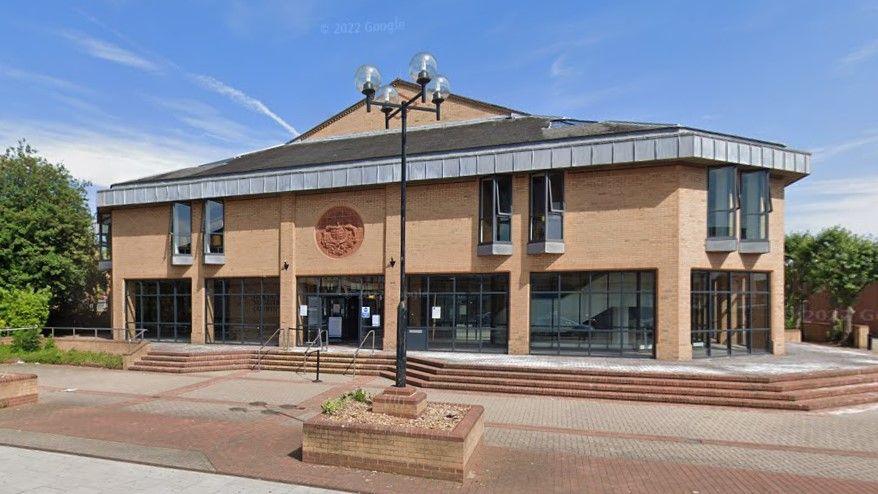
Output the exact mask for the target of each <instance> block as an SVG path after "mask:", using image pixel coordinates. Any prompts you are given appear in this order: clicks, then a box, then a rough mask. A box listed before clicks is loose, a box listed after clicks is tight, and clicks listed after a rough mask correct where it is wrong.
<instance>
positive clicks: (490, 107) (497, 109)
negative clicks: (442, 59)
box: [289, 79, 529, 142]
mask: <svg viewBox="0 0 878 494" xmlns="http://www.w3.org/2000/svg"><path fill="white" fill-rule="evenodd" d="M390 84H391V85H392V86H394V87H396V88H404V89H407V90H409V91H412V92H417V91H419V90H420V89H421V87H420V86H418V85H417V84H415V83H413V82H409V81H406V80H404V79H394V80H393V82H391V83H390ZM448 101H449V102H451V103H462V104H465V105H470V106H474V107H477V108H481V109H483V110H486V111H489V112H494V113H497V114H498V115H509V116H511V115H519V116H525V115H529V114H528V113H525V112H523V111H520V110H514V109H512V108H507V107H505V106H500V105H495V104H493V103H488V102H485V101H481V100H477V99H473V98H467V97H466V96H460V95H458V94H453V93H452V94H451V96H450V97H449V98H448ZM365 104H366V102H365V100H364V99H362V98H361V99H360V100H358V101H357V102H356V103H354V104H352V105H351V106H349V107H347V108H345V109H344V110H342V111H340V112H338V113H336V114H335V115H333V116H331V117H329V118H327V119H326V120H324V121H323V122H320V123H319V124H317V125H315V126H314V127H312V128H310V129H308V130H306V131H305V132H303V133H301V134H299V135H298V136H296V137H295V138H293V139H292V140H290V141H289V142H297V141H305V140H308V139H309V138H310V137H311V136H313V135H314V134H316V133H317V132H319V131H320V130H322V129H324V128H326V127H328V126H329V125H332V124H333V123H335V122H337V121H338V120H339V119H341V118H342V117H344V116H345V115H349V114H350V113H352V112H353V111H355V110H357V109H358V108H361V107H363V106H364V105H365Z"/></svg>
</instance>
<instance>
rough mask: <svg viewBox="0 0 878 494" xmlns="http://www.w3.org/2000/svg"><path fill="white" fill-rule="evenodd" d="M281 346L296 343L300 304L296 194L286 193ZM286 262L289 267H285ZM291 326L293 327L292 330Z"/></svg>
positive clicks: (282, 226) (281, 257) (282, 213)
mask: <svg viewBox="0 0 878 494" xmlns="http://www.w3.org/2000/svg"><path fill="white" fill-rule="evenodd" d="M280 208H281V210H280V238H279V245H280V255H279V256H278V259H279V260H280V266H278V269H279V270H280V327H281V328H283V329H281V333H280V341H279V343H280V346H282V347H283V346H286V345H287V344H288V345H289V346H291V347H292V346H294V345H295V340H293V339H292V338H295V336H296V332H295V328H296V327H297V326H298V310H299V304H298V303H297V301H296V262H295V247H296V246H295V244H296V196H295V195H293V194H284V195H283V196H281V199H280ZM284 262H286V263H287V264H288V266H289V267H288V268H287V269H284V268H283V266H284ZM289 328H292V330H290V329H289Z"/></svg>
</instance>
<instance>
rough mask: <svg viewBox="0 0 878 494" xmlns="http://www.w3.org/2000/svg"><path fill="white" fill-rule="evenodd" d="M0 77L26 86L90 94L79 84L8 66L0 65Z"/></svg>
mask: <svg viewBox="0 0 878 494" xmlns="http://www.w3.org/2000/svg"><path fill="white" fill-rule="evenodd" d="M0 77H4V78H6V79H12V80H15V81H19V82H23V83H26V84H38V85H40V86H46V87H50V88H53V89H60V90H63V91H70V92H78V93H86V92H90V90H88V89H86V88H84V87H82V86H80V85H79V84H76V83H74V82H70V81H68V80H66V79H61V78H58V77H53V76H50V75H46V74H40V73H37V72H30V71H27V70H23V69H19V68H16V67H11V66H9V65H3V64H0Z"/></svg>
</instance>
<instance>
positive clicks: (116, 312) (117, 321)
mask: <svg viewBox="0 0 878 494" xmlns="http://www.w3.org/2000/svg"><path fill="white" fill-rule="evenodd" d="M110 274H111V277H112V279H111V281H110V290H111V291H112V292H111V295H110V316H111V320H110V326H112V327H114V328H125V327H126V326H125V323H126V322H127V321H128V320H130V321H133V320H134V304H133V303H131V301H130V300H129V298H128V293H127V289H126V287H125V280H124V279H122V276H121V275H119V274H117V272H116V270H113V272H112V273H110ZM126 310H127V311H130V315H129V317H128V319H126V317H125V316H126V315H128V314H127V313H126ZM113 338H114V339H125V335H124V334H123V333H122V332H121V331H114V332H113Z"/></svg>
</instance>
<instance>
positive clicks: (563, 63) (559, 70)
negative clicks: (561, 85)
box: [549, 53, 576, 78]
mask: <svg viewBox="0 0 878 494" xmlns="http://www.w3.org/2000/svg"><path fill="white" fill-rule="evenodd" d="M575 73H576V71H575V70H574V69H573V67H571V66H570V65H568V64H567V54H566V53H564V54H562V55H560V56H558V57H557V58H556V59H555V61H554V62H552V65H551V67H549V75H551V76H552V77H554V78H560V77H570V76H572V75H574V74H575Z"/></svg>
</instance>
